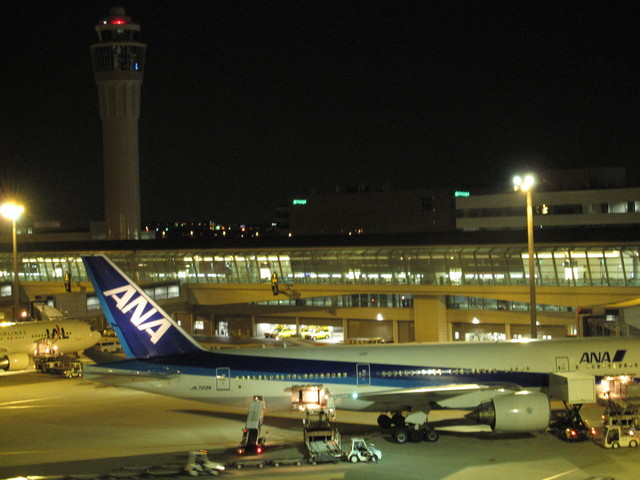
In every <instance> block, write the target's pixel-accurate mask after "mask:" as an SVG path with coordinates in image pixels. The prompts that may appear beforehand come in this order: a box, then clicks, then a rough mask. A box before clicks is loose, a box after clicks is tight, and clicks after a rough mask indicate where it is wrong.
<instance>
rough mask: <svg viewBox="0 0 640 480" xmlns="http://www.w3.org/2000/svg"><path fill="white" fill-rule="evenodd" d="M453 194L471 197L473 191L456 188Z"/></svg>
mask: <svg viewBox="0 0 640 480" xmlns="http://www.w3.org/2000/svg"><path fill="white" fill-rule="evenodd" d="M453 196H454V197H470V196H471V193H470V192H464V191H462V190H456V191H455V192H453Z"/></svg>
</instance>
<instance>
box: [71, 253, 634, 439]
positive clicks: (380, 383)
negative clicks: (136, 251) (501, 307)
mask: <svg viewBox="0 0 640 480" xmlns="http://www.w3.org/2000/svg"><path fill="white" fill-rule="evenodd" d="M82 259H83V262H84V265H85V268H86V270H87V273H88V275H89V278H90V279H91V282H92V283H93V286H94V288H95V291H96V294H97V296H98V298H99V300H100V302H101V305H102V309H103V311H104V313H105V316H106V318H107V319H108V321H109V324H110V325H111V327H112V328H113V329H114V330H115V332H116V334H117V335H118V337H119V339H120V342H121V343H122V345H123V348H124V351H125V353H126V355H127V357H128V359H126V360H123V361H119V362H113V363H107V364H100V365H92V366H88V367H86V368H85V370H84V374H85V378H93V379H95V380H97V381H100V382H103V383H109V384H113V385H121V386H125V387H128V388H133V389H138V390H144V391H147V392H154V393H158V394H163V395H168V396H173V397H179V398H185V399H190V400H199V401H203V402H210V403H216V404H226V405H235V406H240V405H248V403H249V401H250V400H251V398H252V397H254V396H261V397H263V398H264V400H265V401H266V402H267V405H268V406H269V408H271V409H287V408H288V409H291V408H292V392H295V391H296V389H298V388H299V387H301V386H307V387H313V386H316V387H318V386H321V387H322V389H323V390H324V391H327V392H330V394H331V395H332V396H333V397H334V401H335V407H336V408H338V409H345V410H361V411H375V412H381V414H380V416H379V417H378V424H379V425H380V426H381V427H390V426H392V425H394V426H395V430H394V438H396V440H397V441H399V442H403V441H406V439H407V438H410V439H411V440H416V441H417V440H419V439H418V438H413V437H412V436H411V435H410V432H409V431H408V430H403V428H405V419H406V417H405V415H406V414H407V412H411V413H412V414H414V413H422V414H424V418H425V419H426V416H427V415H428V412H429V411H430V410H431V409H434V408H455V409H466V410H473V412H472V413H471V414H469V415H468V418H469V419H473V420H474V421H476V422H477V423H478V424H483V425H479V426H482V427H485V429H488V427H486V425H489V426H490V428H491V430H493V431H496V432H532V431H539V430H544V429H545V428H546V427H547V426H548V424H549V417H550V406H549V395H548V387H549V377H550V374H551V373H554V372H575V373H582V374H584V375H589V376H592V377H593V378H596V379H600V378H601V377H603V376H605V375H624V374H626V375H633V374H635V373H638V372H640V338H585V339H561V340H560V339H559V340H543V341H528V342H498V343H490V344H487V343H438V344H397V345H357V346H344V345H336V346H324V347H299V348H298V347H296V348H281V349H279V348H272V349H265V348H256V349H252V348H247V349H239V350H224V351H210V350H206V349H204V348H202V347H201V346H200V345H199V344H198V343H196V341H195V340H194V339H193V338H192V337H190V336H189V335H188V334H187V333H186V332H185V331H183V330H182V328H180V326H179V325H178V324H177V323H176V322H175V321H174V320H173V319H171V317H169V316H168V315H167V314H166V313H165V312H164V311H163V310H162V309H161V308H160V307H159V306H158V305H157V304H156V303H155V302H154V301H153V300H152V299H151V298H150V297H149V296H148V295H147V294H146V293H145V292H144V290H143V289H142V288H140V287H139V286H137V285H136V284H135V283H134V282H133V281H131V279H129V278H128V277H127V276H126V275H125V274H124V273H123V272H122V271H121V270H120V269H119V268H118V267H117V266H116V265H115V264H114V263H112V262H111V261H110V260H109V259H108V258H107V257H106V256H103V255H96V256H86V257H83V258H82ZM425 423H426V421H425ZM430 431H432V430H430ZM426 432H427V431H426V430H423V433H424V434H425V436H426ZM424 439H426V440H431V441H434V439H433V438H430V437H426V438H424ZM436 439H437V437H436Z"/></svg>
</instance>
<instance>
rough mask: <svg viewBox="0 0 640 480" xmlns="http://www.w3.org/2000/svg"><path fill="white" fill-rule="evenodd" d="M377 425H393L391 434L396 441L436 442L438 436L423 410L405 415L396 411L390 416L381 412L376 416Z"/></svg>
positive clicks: (383, 426) (387, 426) (386, 426)
mask: <svg viewBox="0 0 640 480" xmlns="http://www.w3.org/2000/svg"><path fill="white" fill-rule="evenodd" d="M378 425H379V426H380V427H381V428H385V429H386V428H390V427H393V433H392V434H391V436H392V438H393V440H394V441H395V442H396V443H406V442H407V441H411V442H415V443H417V442H422V441H426V442H436V441H437V440H438V438H440V435H439V434H438V432H437V431H436V430H435V429H434V428H433V427H431V426H430V425H429V422H428V415H427V414H426V413H425V412H412V413H409V414H408V415H407V416H406V417H405V416H404V415H402V414H401V413H398V412H394V413H393V414H392V415H391V416H389V415H386V414H382V415H380V416H379V417H378Z"/></svg>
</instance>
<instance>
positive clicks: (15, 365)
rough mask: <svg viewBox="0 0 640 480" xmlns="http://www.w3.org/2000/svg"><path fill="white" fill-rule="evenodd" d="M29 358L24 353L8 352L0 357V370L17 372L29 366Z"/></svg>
mask: <svg viewBox="0 0 640 480" xmlns="http://www.w3.org/2000/svg"><path fill="white" fill-rule="evenodd" d="M30 364H31V360H30V359H29V355H27V354H26V353H10V354H8V355H4V356H1V357H0V370H4V371H5V372H17V371H18V370H26V369H27V368H29V365H30Z"/></svg>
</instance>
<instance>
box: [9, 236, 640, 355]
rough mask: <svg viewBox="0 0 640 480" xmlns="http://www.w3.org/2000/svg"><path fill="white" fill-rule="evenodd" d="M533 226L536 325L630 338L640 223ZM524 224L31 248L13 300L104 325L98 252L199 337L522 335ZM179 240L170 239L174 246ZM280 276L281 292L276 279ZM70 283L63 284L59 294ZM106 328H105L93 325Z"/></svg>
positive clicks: (639, 281)
mask: <svg viewBox="0 0 640 480" xmlns="http://www.w3.org/2000/svg"><path fill="white" fill-rule="evenodd" d="M567 233H568V232H566V231H559V230H541V231H539V232H537V234H538V235H537V239H536V241H537V243H536V262H535V269H536V272H535V277H536V284H537V303H538V305H537V319H538V322H539V326H538V335H539V336H540V337H542V338H556V337H565V336H579V335H618V334H635V333H637V332H638V330H637V328H638V327H640V324H639V323H638V318H637V317H639V316H640V315H638V313H637V308H638V307H636V303H638V299H640V261H639V257H640V240H639V238H640V237H639V236H638V234H639V233H640V231H639V230H638V229H636V228H631V229H618V230H615V231H612V230H611V229H609V230H603V229H598V230H587V229H585V230H583V231H580V232H578V233H579V235H575V234H572V235H570V236H567ZM522 237H524V235H523V232H522V231H517V230H516V231H513V232H454V233H443V234H440V235H437V234H421V235H418V234H414V235H408V234H407V235H398V236H391V235H380V236H357V237H348V236H340V237H314V238H310V237H306V238H302V237H301V238H298V239H296V237H292V238H285V239H263V240H260V241H252V242H245V243H242V242H226V243H220V244H219V245H212V244H211V242H207V243H208V244H206V245H205V244H203V245H201V246H198V244H196V243H192V244H189V245H188V246H187V247H186V248H185V246H184V245H181V246H176V245H174V246H170V245H167V244H166V243H162V242H161V243H157V242H141V241H139V242H102V243H100V242H89V243H87V244H59V245H46V248H44V247H45V245H43V244H40V245H38V244H34V245H25V246H24V247H23V248H21V249H20V251H19V254H18V257H19V258H18V270H19V280H20V287H19V292H20V300H21V305H22V307H23V308H24V309H25V310H26V311H28V313H29V316H31V317H36V318H42V317H41V315H43V313H42V312H46V311H47V310H46V309H45V308H43V307H44V306H48V307H53V308H55V310H57V311H59V312H61V314H62V315H65V316H67V317H74V318H90V319H93V321H95V322H98V323H99V322H100V321H101V320H100V319H101V317H102V314H101V311H100V307H99V305H98V302H97V298H96V297H95V296H94V295H93V293H92V292H91V286H90V283H89V282H88V279H87V276H86V273H85V271H84V267H83V264H82V262H81V260H80V255H84V254H92V253H106V254H107V255H109V256H110V257H111V258H112V259H113V260H114V261H115V262H116V263H117V264H118V265H119V266H120V267H121V268H122V269H123V270H124V271H125V272H126V273H127V274H128V275H130V276H131V277H132V278H134V279H135V280H136V281H137V282H138V283H140V284H141V285H143V286H144V287H145V288H146V289H147V292H148V293H149V295H151V296H152V297H154V298H156V299H157V300H159V301H160V302H161V304H162V305H164V307H165V308H166V309H167V311H169V312H170V313H171V314H172V315H173V316H174V318H176V319H177V320H179V321H180V322H181V324H182V325H183V326H184V328H185V329H186V330H187V331H189V332H191V333H194V334H202V335H215V334H218V335H219V334H222V335H232V336H236V337H252V336H264V334H265V333H267V332H269V331H270V330H271V329H272V328H273V326H275V325H280V324H284V325H289V326H293V328H294V329H295V330H296V331H297V333H298V334H301V333H302V332H303V331H304V328H305V327H307V326H311V325H313V326H326V327H330V329H331V331H332V332H334V339H336V340H344V341H385V342H411V341H435V342H442V341H495V340H501V339H514V338H526V337H528V336H529V332H530V325H529V321H530V313H529V304H528V301H529V289H528V278H529V271H528V257H527V245H526V241H525V240H524V239H523V238H522ZM174 247H175V248H174ZM11 271H12V254H11V251H10V250H9V249H8V248H5V249H4V251H2V252H1V253H0V276H1V278H2V284H1V285H0V301H2V304H3V306H4V307H7V308H6V311H7V312H8V311H9V310H10V308H9V307H10V305H11V302H12V291H11V278H12V276H11ZM274 273H275V274H277V278H278V288H277V295H274V293H276V290H275V289H272V287H273V285H272V278H273V274H274ZM67 290H68V291H67ZM97 326H102V324H100V325H97Z"/></svg>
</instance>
